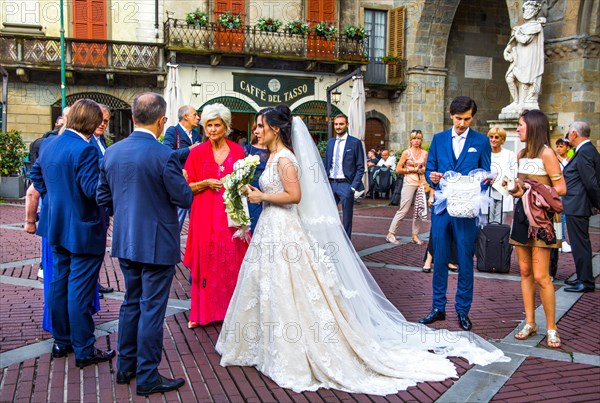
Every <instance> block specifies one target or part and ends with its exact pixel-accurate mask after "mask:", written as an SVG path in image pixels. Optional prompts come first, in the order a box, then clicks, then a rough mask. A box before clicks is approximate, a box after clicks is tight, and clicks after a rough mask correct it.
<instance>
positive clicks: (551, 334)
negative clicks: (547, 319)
mask: <svg viewBox="0 0 600 403" xmlns="http://www.w3.org/2000/svg"><path fill="white" fill-rule="evenodd" d="M546 336H547V337H548V339H547V340H546V343H548V347H551V348H559V347H560V346H561V342H560V337H558V330H556V329H550V330H547V331H546Z"/></svg>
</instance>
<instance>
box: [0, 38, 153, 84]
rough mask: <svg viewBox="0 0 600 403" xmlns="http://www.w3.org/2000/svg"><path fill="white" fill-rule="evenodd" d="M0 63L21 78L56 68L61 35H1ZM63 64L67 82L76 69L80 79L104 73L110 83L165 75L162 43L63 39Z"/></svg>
mask: <svg viewBox="0 0 600 403" xmlns="http://www.w3.org/2000/svg"><path fill="white" fill-rule="evenodd" d="M0 64H1V65H2V66H4V67H5V68H7V69H11V68H12V69H16V71H17V75H19V77H20V78H21V80H22V81H29V73H30V72H34V71H35V72H40V71H42V72H50V73H52V72H56V71H59V70H60V38H54V37H46V36H29V35H22V36H21V35H10V34H0ZM65 65H66V68H67V78H68V79H69V80H70V81H72V80H74V79H75V73H76V72H77V73H80V72H81V73H85V74H81V75H80V76H81V77H82V78H83V76H85V75H87V76H90V73H101V74H106V77H107V80H108V81H109V84H111V82H110V81H111V80H114V79H115V76H124V75H126V76H131V75H144V76H147V75H151V76H155V77H164V75H165V71H164V45H163V44H154V43H141V42H120V41H109V40H89V39H73V38H65ZM96 80H97V77H96ZM158 81H162V80H161V78H158ZM96 83H97V82H96Z"/></svg>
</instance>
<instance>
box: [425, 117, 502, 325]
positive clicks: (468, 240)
mask: <svg viewBox="0 0 600 403" xmlns="http://www.w3.org/2000/svg"><path fill="white" fill-rule="evenodd" d="M463 136H464V134H463ZM491 158H492V148H491V146H490V140H489V139H488V137H487V136H485V135H483V134H481V133H478V132H476V131H475V130H472V129H470V130H469V132H468V134H467V138H466V139H465V140H464V146H463V149H462V152H461V153H460V155H459V157H458V159H456V158H455V156H454V151H453V149H452V129H449V130H446V131H444V132H441V133H438V134H436V135H435V136H433V140H432V142H431V147H430V148H429V156H428V158H427V167H426V170H425V177H426V178H427V181H428V182H429V183H430V185H432V186H433V187H434V188H436V187H437V185H434V184H433V183H432V182H431V179H430V178H429V175H430V173H431V172H441V173H445V172H447V171H454V172H459V173H461V174H462V175H467V174H468V173H469V172H470V171H472V170H473V169H477V168H482V169H485V170H486V171H489V170H490V164H491ZM431 228H432V229H431V235H432V238H433V239H432V240H430V242H433V253H434V256H433V262H434V270H433V282H432V285H433V308H437V309H439V310H440V311H443V312H445V311H446V301H447V299H446V290H447V289H448V262H449V260H450V246H451V244H452V242H451V240H452V239H454V241H455V242H456V249H457V251H456V253H457V258H458V266H459V270H458V287H457V291H456V301H455V309H456V312H457V313H465V314H468V313H469V310H470V309H471V303H472V302H473V255H474V254H475V241H476V239H477V232H478V228H477V223H476V219H475V218H456V217H450V215H449V214H448V212H447V211H446V210H444V211H442V212H441V213H440V214H435V213H433V214H432V216H431Z"/></svg>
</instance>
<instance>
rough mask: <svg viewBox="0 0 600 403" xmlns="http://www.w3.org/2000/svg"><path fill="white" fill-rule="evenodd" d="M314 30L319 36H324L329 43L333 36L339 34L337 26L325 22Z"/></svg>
mask: <svg viewBox="0 0 600 403" xmlns="http://www.w3.org/2000/svg"><path fill="white" fill-rule="evenodd" d="M313 30H314V32H315V34H316V35H317V36H322V37H323V38H325V39H327V40H328V41H329V40H331V38H333V36H334V35H335V33H336V32H337V28H336V27H335V26H333V25H332V24H330V23H328V22H325V21H321V22H319V23H318V24H317V25H315V27H314V28H313Z"/></svg>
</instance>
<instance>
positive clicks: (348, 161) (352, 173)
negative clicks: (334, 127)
mask: <svg viewBox="0 0 600 403" xmlns="http://www.w3.org/2000/svg"><path fill="white" fill-rule="evenodd" d="M334 147H335V137H334V138H330V139H329V141H328V142H327V151H326V152H325V175H327V176H329V173H330V172H331V167H332V166H333V149H334ZM342 170H343V171H344V177H345V178H346V180H347V181H348V182H349V183H350V186H351V187H352V188H353V189H354V190H357V191H359V192H360V191H361V190H363V189H364V188H365V187H364V185H363V183H362V177H363V174H364V173H365V153H364V150H363V146H362V143H361V141H360V140H359V139H357V138H356V137H352V136H350V135H348V138H347V139H346V147H345V148H344V156H343V158H342Z"/></svg>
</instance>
